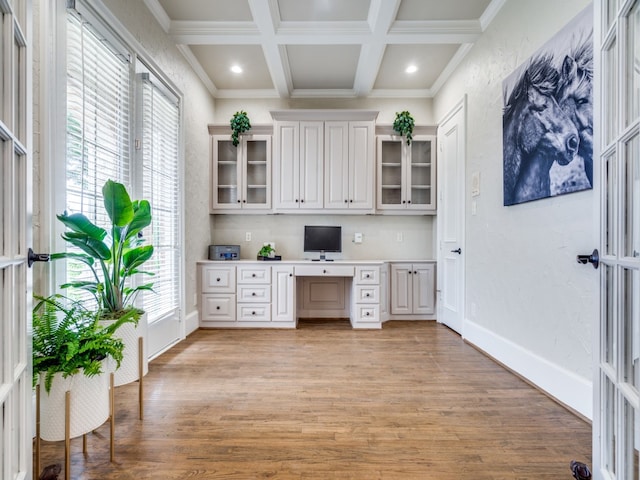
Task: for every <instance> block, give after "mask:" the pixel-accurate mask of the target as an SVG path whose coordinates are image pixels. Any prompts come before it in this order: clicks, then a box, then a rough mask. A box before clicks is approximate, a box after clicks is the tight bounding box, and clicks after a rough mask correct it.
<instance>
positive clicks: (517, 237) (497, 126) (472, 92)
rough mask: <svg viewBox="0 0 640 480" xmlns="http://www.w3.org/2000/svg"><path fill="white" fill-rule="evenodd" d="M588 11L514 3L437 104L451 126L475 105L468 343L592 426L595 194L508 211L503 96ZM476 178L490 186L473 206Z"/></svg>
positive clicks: (549, 0) (525, 0)
mask: <svg viewBox="0 0 640 480" xmlns="http://www.w3.org/2000/svg"><path fill="white" fill-rule="evenodd" d="M588 3H589V2H588V1H586V0H564V1H557V0H539V1H536V2H531V1H530V0H510V1H509V2H506V4H505V6H504V7H503V9H502V10H501V11H500V13H499V14H498V15H497V16H496V18H495V19H494V21H493V22H492V23H491V25H490V26H489V28H488V29H487V31H486V32H485V34H484V35H483V37H482V38H481V39H480V40H479V41H478V42H477V44H476V45H475V46H474V47H473V49H472V50H471V51H470V53H469V54H468V56H467V57H466V59H465V60H464V62H463V63H462V64H461V65H460V66H459V68H458V69H457V70H456V72H455V73H454V75H453V76H452V77H451V78H450V79H449V80H448V81H447V82H446V85H445V86H444V87H443V88H442V89H441V91H440V92H439V93H438V95H437V96H436V98H435V100H434V115H435V117H436V119H437V120H440V119H442V118H443V117H444V116H445V115H446V113H447V112H448V111H449V110H450V109H451V108H452V107H453V106H454V105H455V104H456V103H457V102H458V101H459V100H460V99H461V98H463V96H464V95H466V96H467V106H468V108H467V160H466V161H467V167H466V191H467V195H466V203H465V209H466V212H465V217H466V220H465V228H466V292H467V297H466V312H467V317H468V318H467V319H466V321H465V324H464V330H463V334H464V336H465V337H466V338H467V340H469V341H471V342H472V343H475V344H477V345H478V346H479V347H480V348H482V349H483V350H485V351H487V352H488V353H489V354H491V355H493V356H494V357H496V358H498V359H499V360H500V361H502V362H504V363H505V364H507V365H508V366H510V367H511V368H513V369H515V370H517V371H519V372H520V373H522V374H524V375H525V376H526V377H527V378H528V379H529V380H531V381H533V382H534V383H536V384H537V385H539V386H540V387H542V388H543V389H545V390H547V391H548V392H550V393H551V394H553V395H554V396H555V397H556V398H558V399H560V400H561V401H563V402H565V403H567V404H568V405H570V406H571V407H573V408H575V409H576V410H578V411H580V412H581V413H583V414H584V415H587V416H590V415H591V375H592V373H591V372H592V369H591V361H592V360H591V353H592V352H591V350H592V344H591V342H592V340H591V339H592V327H593V325H595V324H596V320H597V313H598V312H597V308H598V284H597V272H596V271H595V270H594V269H593V268H591V266H586V267H585V266H581V265H578V264H577V263H576V260H575V257H576V254H578V253H589V252H591V251H592V250H593V248H594V247H595V246H597V240H598V230H597V218H596V215H597V208H596V200H597V199H596V193H595V192H596V191H595V190H590V191H586V192H580V193H574V194H570V195H564V196H561V197H554V198H550V199H544V200H538V201H535V202H530V203H526V204H521V205H516V206H511V207H503V200H502V106H503V105H502V102H503V100H502V90H501V87H502V79H504V78H505V77H507V76H508V75H509V74H510V73H511V72H512V71H513V70H514V69H515V68H516V67H518V66H519V65H520V64H522V63H523V62H525V61H526V60H527V59H528V57H529V56H530V55H531V54H532V53H534V52H535V51H536V50H537V49H538V48H539V47H540V46H542V45H543V44H544V43H545V42H546V41H547V40H549V38H550V37H552V36H553V35H554V34H555V33H557V32H558V31H559V30H561V29H562V27H563V26H564V25H565V24H566V23H568V22H569V21H570V20H571V19H572V18H573V17H575V16H576V15H577V14H578V13H579V12H580V11H582V9H583V8H585V7H587V5H588ZM596 168H597V167H596ZM473 172H479V173H480V178H481V193H480V196H479V197H476V198H474V199H472V198H471V197H470V195H469V193H468V192H469V191H470V185H471V174H472V173H473ZM596 186H597V183H596ZM472 200H475V201H476V202H477V214H476V215H475V216H473V215H471V201H472Z"/></svg>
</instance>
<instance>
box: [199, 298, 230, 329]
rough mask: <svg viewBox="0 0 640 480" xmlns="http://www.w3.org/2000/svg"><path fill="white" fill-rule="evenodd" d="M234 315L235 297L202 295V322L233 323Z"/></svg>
mask: <svg viewBox="0 0 640 480" xmlns="http://www.w3.org/2000/svg"><path fill="white" fill-rule="evenodd" d="M235 313H236V296H235V295H206V294H205V295H202V312H201V315H202V318H201V320H202V321H205V322H233V321H235Z"/></svg>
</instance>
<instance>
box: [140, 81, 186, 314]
mask: <svg viewBox="0 0 640 480" xmlns="http://www.w3.org/2000/svg"><path fill="white" fill-rule="evenodd" d="M140 85H141V92H142V94H141V96H142V99H141V100H142V132H141V133H142V139H141V148H142V166H143V172H142V190H143V193H142V198H144V199H146V200H149V202H150V203H151V208H152V211H151V213H152V217H153V220H152V223H151V229H150V231H145V232H144V235H145V237H146V238H147V240H148V241H149V242H151V243H152V244H153V247H154V254H153V257H151V260H149V262H147V263H146V264H145V265H144V266H143V269H144V270H145V271H149V272H153V273H154V276H153V277H151V278H150V279H148V280H147V281H152V282H153V292H143V294H142V296H143V297H142V300H143V306H144V309H145V311H146V312H147V314H148V319H149V322H150V323H152V322H154V321H156V320H159V319H162V318H166V317H167V316H169V315H174V314H177V312H178V308H179V305H180V301H179V299H180V259H179V253H180V219H179V212H180V197H179V188H178V187H179V183H178V182H179V172H178V165H179V148H180V109H179V103H178V99H177V98H176V97H175V96H173V95H172V94H171V92H169V91H168V90H167V89H166V88H164V85H162V84H161V83H160V82H159V81H158V80H157V79H155V78H154V77H153V75H152V74H150V73H143V74H141V82H140Z"/></svg>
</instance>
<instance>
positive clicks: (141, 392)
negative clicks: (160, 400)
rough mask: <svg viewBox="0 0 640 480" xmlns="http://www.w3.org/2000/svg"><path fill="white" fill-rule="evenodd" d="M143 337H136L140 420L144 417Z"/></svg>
mask: <svg viewBox="0 0 640 480" xmlns="http://www.w3.org/2000/svg"><path fill="white" fill-rule="evenodd" d="M143 347H144V339H143V338H142V337H138V377H139V378H140V383H139V384H138V403H139V404H140V405H139V409H140V420H142V419H143V418H144V401H143V398H144V381H143V378H144V348H143Z"/></svg>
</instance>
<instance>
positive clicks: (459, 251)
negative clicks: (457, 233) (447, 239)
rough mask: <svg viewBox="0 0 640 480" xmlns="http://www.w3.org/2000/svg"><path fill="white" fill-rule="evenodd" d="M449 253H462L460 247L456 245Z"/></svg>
mask: <svg viewBox="0 0 640 480" xmlns="http://www.w3.org/2000/svg"><path fill="white" fill-rule="evenodd" d="M451 253H457V254H458V255H462V249H461V248H460V247H458V248H456V249H455V250H451Z"/></svg>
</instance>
